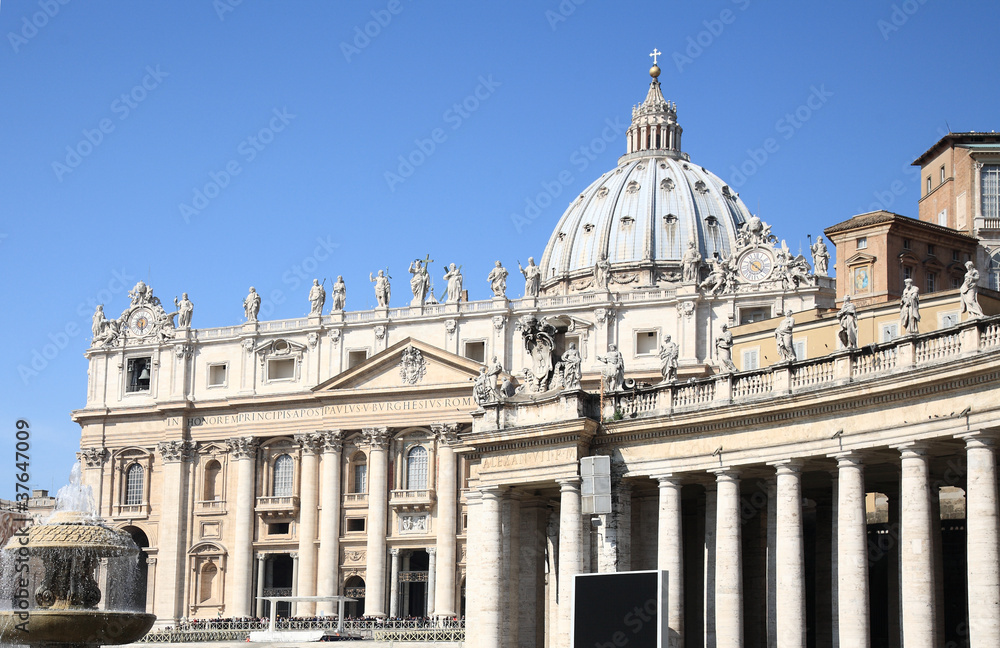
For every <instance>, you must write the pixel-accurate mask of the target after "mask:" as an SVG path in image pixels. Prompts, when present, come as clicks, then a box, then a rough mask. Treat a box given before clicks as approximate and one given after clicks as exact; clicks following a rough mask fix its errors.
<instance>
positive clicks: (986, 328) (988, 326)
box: [979, 322, 1000, 349]
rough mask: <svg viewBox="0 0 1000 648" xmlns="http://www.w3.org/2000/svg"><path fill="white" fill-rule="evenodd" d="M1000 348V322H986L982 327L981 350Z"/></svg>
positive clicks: (980, 334) (980, 336) (980, 335)
mask: <svg viewBox="0 0 1000 648" xmlns="http://www.w3.org/2000/svg"><path fill="white" fill-rule="evenodd" d="M998 346H1000V322H984V323H982V324H981V325H980V333H979V348H980V349H992V348H993V347H998Z"/></svg>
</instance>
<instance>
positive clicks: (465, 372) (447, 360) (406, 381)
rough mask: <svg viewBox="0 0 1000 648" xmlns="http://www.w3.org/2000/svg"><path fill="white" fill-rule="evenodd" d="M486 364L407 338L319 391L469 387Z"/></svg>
mask: <svg viewBox="0 0 1000 648" xmlns="http://www.w3.org/2000/svg"><path fill="white" fill-rule="evenodd" d="M481 366H482V365H480V364H479V363H478V362H476V361H474V360H469V359H468V358H464V357H462V356H459V355H455V354H454V353H450V352H448V351H445V350H444V349H440V348H438V347H435V346H432V345H430V344H426V343H424V342H421V341H419V340H414V339H412V338H406V339H405V340H401V341H400V342H397V343H396V344H394V345H392V346H391V347H389V348H388V349H386V350H384V351H381V352H379V353H377V354H375V355H373V356H372V357H370V358H368V359H367V360H365V361H364V362H362V363H361V364H359V365H357V366H356V367H352V368H350V369H348V370H347V371H343V372H341V373H340V374H338V375H336V376H334V377H333V378H330V379H329V380H327V381H325V382H323V383H320V384H319V385H317V386H316V387H314V388H313V391H315V392H332V391H341V390H361V391H399V390H410V389H414V390H420V389H427V388H442V387H457V386H462V387H468V389H469V390H470V393H471V389H472V382H471V380H472V379H473V378H475V377H476V376H477V375H479V369H480V367H481Z"/></svg>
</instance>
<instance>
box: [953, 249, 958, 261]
mask: <svg viewBox="0 0 1000 648" xmlns="http://www.w3.org/2000/svg"><path fill="white" fill-rule="evenodd" d="M951 260H952V261H958V250H952V251H951Z"/></svg>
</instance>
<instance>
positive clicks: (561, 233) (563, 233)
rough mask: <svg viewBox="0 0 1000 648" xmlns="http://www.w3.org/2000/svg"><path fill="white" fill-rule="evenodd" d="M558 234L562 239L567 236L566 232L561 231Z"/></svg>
mask: <svg viewBox="0 0 1000 648" xmlns="http://www.w3.org/2000/svg"><path fill="white" fill-rule="evenodd" d="M557 236H558V237H559V240H560V241H562V240H563V239H565V238H566V232H559V234H557Z"/></svg>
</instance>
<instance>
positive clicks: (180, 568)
mask: <svg viewBox="0 0 1000 648" xmlns="http://www.w3.org/2000/svg"><path fill="white" fill-rule="evenodd" d="M194 448H195V443H194V441H161V442H160V443H159V444H158V445H157V452H158V453H159V455H160V460H161V461H162V462H163V469H162V474H163V481H162V482H161V488H162V489H163V491H162V492H164V493H170V494H171V496H170V497H164V498H163V500H162V502H163V503H162V504H161V506H160V523H159V525H158V529H157V536H158V538H159V540H158V542H157V544H159V552H158V553H157V557H158V558H159V568H158V570H157V571H158V576H159V587H157V589H156V602H155V608H154V609H155V613H156V615H157V617H159V620H160V621H161V622H164V623H168V625H172V623H170V622H171V621H176V620H177V619H179V618H180V617H182V616H186V614H185V611H184V600H183V599H182V597H181V595H182V593H183V592H184V576H185V571H186V570H185V568H184V567H185V566H184V562H185V560H184V558H185V555H186V552H185V549H186V547H185V546H184V544H185V543H184V541H183V540H184V538H185V537H186V535H187V534H186V533H185V529H184V520H185V517H186V516H185V514H184V506H183V502H186V501H187V470H186V466H185V464H186V460H188V459H190V458H191V454H192V452H193V451H194ZM147 499H148V495H147ZM249 567H250V565H249V564H247V569H249ZM245 594H246V597H247V598H248V599H249V594H250V592H249V587H246V592H245Z"/></svg>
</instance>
